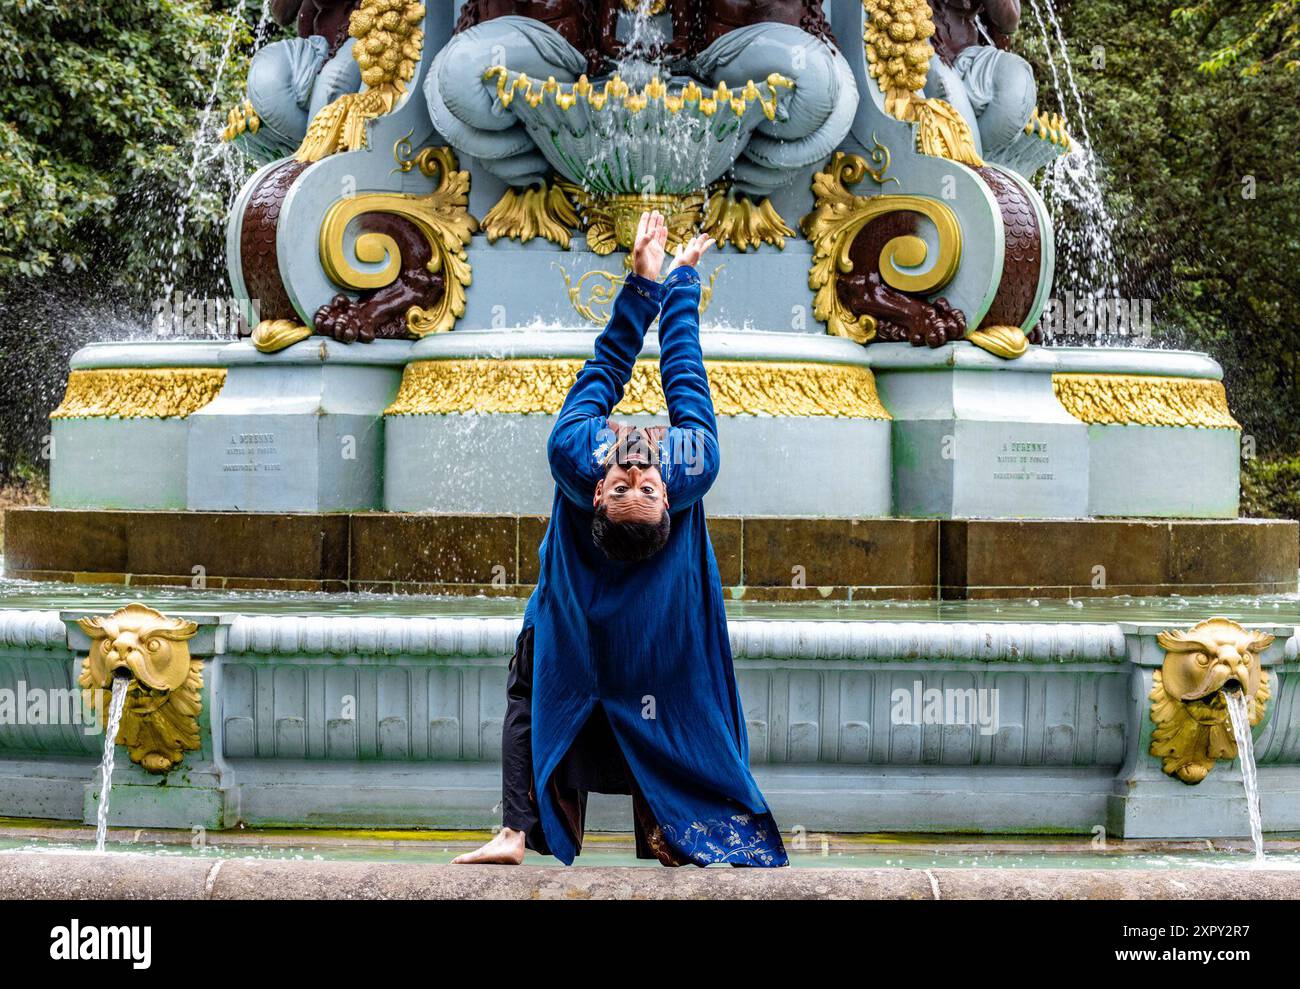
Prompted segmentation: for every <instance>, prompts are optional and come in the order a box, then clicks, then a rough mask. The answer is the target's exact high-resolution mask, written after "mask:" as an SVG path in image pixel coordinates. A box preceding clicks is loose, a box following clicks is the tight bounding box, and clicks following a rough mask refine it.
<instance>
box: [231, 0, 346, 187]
mask: <svg viewBox="0 0 1300 989" xmlns="http://www.w3.org/2000/svg"><path fill="white" fill-rule="evenodd" d="M359 3H360V0H273V2H272V4H271V16H272V17H273V18H274V19H275V21H276V22H277V23H279V24H282V25H288V24H290V23H293V22H294V21H296V22H297V29H298V37H296V38H289V39H287V40H285V41H277V42H274V43H272V44H269V45H267V46H266V47H265V48H263V49H262V50H261V51H259V52H258V53H257V54H256V55H254V56H253V61H252V62H251V63H250V65H249V67H248V86H247V99H246V100H245V102H244V103H243V105H242V106H239V107H236V108H235V109H234V110H232V111H231V114H230V119H229V126H228V127H227V128H226V133H225V137H226V138H227V139H228V140H236V141H238V142H239V143H240V144H241V145H243V146H244V148H245V149H246V150H247V151H248V152H249V153H250V154H251V155H253V157H255V158H257V159H258V160H260V161H273V160H275V159H276V158H281V157H283V156H284V155H287V154H291V153H292V152H294V151H295V150H297V148H298V146H299V145H300V144H301V143H302V140H303V138H304V137H305V136H306V134H307V125H308V123H309V122H310V121H311V119H312V118H313V117H314V116H315V115H316V111H318V110H320V109H321V108H322V107H324V106H326V105H328V104H329V103H332V102H333V101H334V100H335V99H337V98H338V97H339V96H342V95H344V94H345V93H355V92H357V91H358V90H359V89H361V69H360V68H359V67H358V65H357V62H356V60H355V59H354V58H353V57H352V47H353V45H354V44H355V41H354V40H352V39H350V38H349V37H348V20H349V18H350V17H351V15H352V12H353V11H354V10H355V9H356V8H357V7H358V5H359Z"/></svg>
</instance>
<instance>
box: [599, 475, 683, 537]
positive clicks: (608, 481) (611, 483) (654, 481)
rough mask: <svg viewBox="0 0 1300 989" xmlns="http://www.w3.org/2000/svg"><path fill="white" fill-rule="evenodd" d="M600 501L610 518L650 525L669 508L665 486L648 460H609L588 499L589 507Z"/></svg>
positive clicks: (615, 520) (613, 520) (612, 520)
mask: <svg viewBox="0 0 1300 989" xmlns="http://www.w3.org/2000/svg"><path fill="white" fill-rule="evenodd" d="M602 505H603V506H604V508H605V514H606V515H607V516H608V517H609V519H610V521H611V522H618V523H624V522H642V523H645V524H649V525H653V524H654V523H656V522H658V521H659V520H660V519H662V518H663V516H664V512H666V511H668V487H667V485H665V484H664V479H663V477H662V476H661V475H660V473H659V468H658V467H655V466H653V465H651V464H637V463H631V464H626V465H623V464H611V465H610V467H609V469H608V470H607V471H606V472H605V476H604V477H603V478H601V479H600V481H599V482H598V483H597V484H596V493H595V495H594V497H593V498H592V501H591V507H592V508H600V507H601V506H602Z"/></svg>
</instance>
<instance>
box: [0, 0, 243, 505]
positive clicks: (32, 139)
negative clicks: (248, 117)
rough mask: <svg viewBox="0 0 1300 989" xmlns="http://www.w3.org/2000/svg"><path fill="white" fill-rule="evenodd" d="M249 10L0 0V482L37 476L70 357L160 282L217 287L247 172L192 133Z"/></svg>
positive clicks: (211, 101) (147, 303) (216, 106)
mask: <svg viewBox="0 0 1300 989" xmlns="http://www.w3.org/2000/svg"><path fill="white" fill-rule="evenodd" d="M260 14H261V3H260V0H259V2H256V3H252V2H245V0H237V2H235V3H231V2H230V0H224V2H223V0H0V485H4V484H6V483H8V482H10V481H11V480H12V479H13V478H14V476H15V475H23V474H30V473H32V472H35V473H38V474H39V473H43V472H44V467H45V461H44V459H43V452H44V451H43V440H44V436H45V434H46V433H47V432H48V423H47V421H46V418H45V417H46V416H47V415H48V414H49V411H50V409H52V408H53V407H54V405H56V404H57V403H58V400H59V397H60V391H61V388H62V380H63V378H64V377H65V376H66V367H67V359H68V357H69V356H70V355H71V353H72V352H73V351H74V350H76V349H77V348H78V347H79V346H81V345H82V344H83V343H85V342H87V341H88V340H91V339H96V338H104V337H113V336H121V335H125V334H127V333H129V332H131V331H133V330H135V331H138V329H139V327H140V326H141V325H143V324H147V321H148V317H149V315H150V314H151V313H152V302H153V300H154V299H155V298H157V297H158V296H159V294H160V291H161V286H163V285H166V284H174V285H175V286H177V287H178V288H180V289H182V290H184V291H188V292H193V293H195V294H197V295H201V296H203V297H214V296H215V297H220V296H223V295H225V294H226V293H225V289H224V277H225V276H224V262H223V258H222V255H223V248H224V245H223V217H224V213H225V210H226V198H227V196H228V194H229V191H230V189H231V187H232V185H237V184H238V182H239V181H240V180H241V179H242V177H243V175H244V173H245V170H246V169H245V165H244V164H243V162H242V161H241V160H240V159H239V158H238V156H237V155H236V154H233V153H232V152H231V151H230V149H223V148H221V147H219V146H217V145H215V144H214V143H213V142H212V141H210V140H209V141H208V142H207V143H206V144H202V145H200V146H199V148H198V149H197V150H196V147H195V144H194V139H195V135H196V132H197V130H198V128H199V126H200V124H201V122H203V121H204V110H205V108H207V107H209V105H211V107H212V111H211V113H210V114H209V115H208V117H207V119H206V124H207V127H206V131H207V132H208V133H209V134H210V135H211V134H213V133H215V131H216V130H217V129H219V128H220V126H222V125H223V124H224V118H223V114H224V110H225V109H226V108H228V107H229V106H231V105H232V104H233V103H234V102H235V101H236V99H237V97H238V96H239V95H240V94H241V92H242V90H243V84H244V77H243V74H244V70H245V66H246V62H247V54H246V53H247V52H248V50H250V48H251V45H252V40H253V33H254V30H255V29H256V26H257V24H258V22H259V18H260ZM227 51H229V53H230V54H231V56H232V57H230V58H228V59H225V58H223V55H224V54H225V53H226V52H227ZM223 65H224V71H222V67H223Z"/></svg>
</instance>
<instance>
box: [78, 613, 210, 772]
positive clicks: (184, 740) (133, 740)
mask: <svg viewBox="0 0 1300 989" xmlns="http://www.w3.org/2000/svg"><path fill="white" fill-rule="evenodd" d="M77 624H78V625H80V626H81V629H82V631H84V632H85V633H86V634H87V635H89V636H90V638H91V640H92V643H91V647H90V653H89V654H88V655H87V656H86V658H85V660H84V661H83V662H82V665H81V675H80V676H79V677H78V680H77V682H78V684H79V685H80V687H81V689H82V691H83V692H84V697H85V702H86V704H87V705H88V706H90V707H91V708H92V709H94V710H98V711H99V712H100V715H101V718H102V719H104V722H105V724H107V717H108V711H109V704H108V697H109V694H110V693H111V691H112V686H113V679H114V677H116V676H123V675H127V676H129V677H130V684H129V686H128V687H127V695H126V706H125V708H123V711H122V723H121V725H120V727H119V730H118V734H117V739H116V741H117V743H118V744H119V745H125V746H126V747H127V751H129V752H130V754H131V761H132V762H135V763H139V764H140V765H141V766H143V767H144V768H145V769H146V770H148V771H149V772H151V773H165V772H167V771H168V770H169V769H171V768H172V767H174V766H175V765H176V764H177V763H179V762H180V761H181V758H182V757H183V755H184V750H186V749H190V750H194V749H198V748H199V721H198V718H199V712H200V711H201V710H202V705H203V701H202V695H201V691H202V688H203V663H202V661H200V660H197V659H194V658H192V657H191V656H190V647H189V640H190V639H191V638H193V636H194V633H195V632H197V631H198V628H199V627H198V625H197V624H196V623H194V622H192V621H189V620H187V619H184V618H168V617H166V616H165V615H163V614H162V613H160V612H157V611H155V610H154V609H153V608H149V607H146V606H145V605H143V604H129V605H127V606H126V607H125V608H119V609H118V610H117V611H115V612H113V614H111V615H109V616H107V617H106V618H101V617H99V616H95V617H92V618H81V619H79V620H78V621H77ZM96 694H98V696H96Z"/></svg>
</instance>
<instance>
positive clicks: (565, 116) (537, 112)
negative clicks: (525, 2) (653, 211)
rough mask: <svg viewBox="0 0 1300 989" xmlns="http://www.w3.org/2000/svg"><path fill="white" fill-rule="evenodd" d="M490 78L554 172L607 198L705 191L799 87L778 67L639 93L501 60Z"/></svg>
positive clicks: (615, 79)
mask: <svg viewBox="0 0 1300 989" xmlns="http://www.w3.org/2000/svg"><path fill="white" fill-rule="evenodd" d="M484 85H486V86H489V87H491V88H492V89H493V90H495V92H496V96H497V99H498V101H499V102H500V104H501V105H502V106H503V107H504V108H505V109H506V111H507V112H509V113H511V114H513V115H514V116H515V117H516V118H518V120H519V121H520V122H521V123H522V124H523V125H524V127H525V128H527V130H528V132H529V134H531V135H532V138H533V141H534V142H535V143H536V145H537V147H538V148H539V149H540V150H541V152H542V154H544V155H545V156H546V158H547V160H548V161H549V162H550V163H551V165H552V166H554V168H555V169H556V171H558V172H559V173H560V174H561V175H563V176H564V177H565V178H567V179H568V180H569V181H571V182H574V183H576V184H578V185H581V186H583V187H584V188H586V189H587V190H589V191H591V192H594V193H597V194H601V195H619V194H629V193H644V192H652V193H658V194H668V195H675V194H684V193H689V192H695V191H699V190H701V189H704V188H706V187H707V186H708V185H709V184H710V183H711V182H713V181H715V180H716V179H718V178H720V177H721V176H722V175H723V173H725V172H726V171H727V169H728V168H730V167H731V165H732V164H733V163H734V162H735V160H736V159H737V158H738V157H739V156H740V153H741V152H742V151H744V149H745V145H746V144H747V143H748V142H749V137H750V135H751V134H752V133H753V132H754V129H755V128H757V127H758V126H759V124H761V123H762V122H763V121H764V120H765V119H774V118H777V117H780V116H783V115H784V114H785V113H786V111H787V105H788V103H789V101H790V98H791V96H792V94H793V83H792V82H791V80H789V79H787V78H785V77H783V76H779V75H776V74H773V75H772V76H769V77H768V79H766V80H764V81H762V82H754V81H752V80H747V81H746V82H745V83H744V84H743V85H739V86H737V87H736V88H734V89H732V88H729V87H728V86H727V85H726V84H725V83H723V84H721V85H719V86H718V87H717V88H716V89H702V88H701V87H700V86H699V84H697V83H696V82H695V81H694V80H690V79H682V80H676V79H675V80H673V81H672V82H670V83H663V82H661V81H660V80H659V79H658V78H655V79H652V80H651V81H650V82H649V83H648V84H647V85H646V86H645V87H644V88H643V89H641V90H639V91H637V90H634V89H633V88H632V87H630V86H629V85H628V84H627V83H626V82H625V81H623V80H622V79H621V78H620V77H619V76H617V75H614V76H612V77H611V78H609V79H607V80H603V81H601V82H596V83H592V82H589V81H588V80H587V79H586V77H585V76H584V77H583V78H581V79H579V80H578V81H577V82H575V83H558V82H556V81H555V79H554V78H550V79H547V80H546V81H544V82H543V81H540V80H535V79H530V78H529V77H528V76H527V75H525V74H524V73H522V72H512V71H509V70H508V69H506V68H504V67H498V68H495V69H493V70H491V71H490V72H489V73H488V74H487V76H486V77H485V78H484ZM651 183H652V184H653V186H652V187H648V186H650V184H651Z"/></svg>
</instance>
